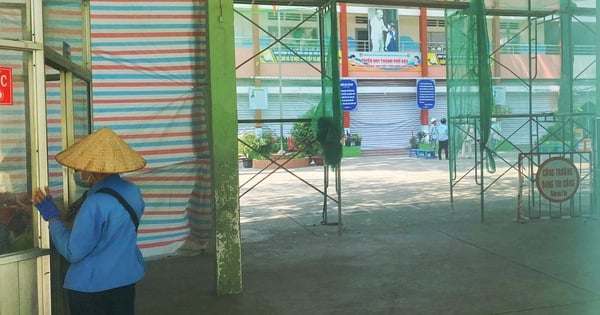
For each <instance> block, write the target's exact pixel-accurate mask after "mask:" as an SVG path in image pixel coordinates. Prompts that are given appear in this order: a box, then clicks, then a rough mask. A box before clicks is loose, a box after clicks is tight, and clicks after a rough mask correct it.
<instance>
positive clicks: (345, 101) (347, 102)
mask: <svg viewBox="0 0 600 315" xmlns="http://www.w3.org/2000/svg"><path fill="white" fill-rule="evenodd" d="M340 94H341V100H342V110H346V111H348V110H355V109H356V106H357V105H358V93H357V92H356V81H354V80H349V79H342V80H340Z"/></svg>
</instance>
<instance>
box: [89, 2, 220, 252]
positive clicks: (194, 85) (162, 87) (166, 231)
mask: <svg viewBox="0 0 600 315" xmlns="http://www.w3.org/2000/svg"><path fill="white" fill-rule="evenodd" d="M205 10H206V8H205V1H192V0H180V1H178V0H175V1H155V0H144V1H116V0H94V1H92V2H91V33H92V64H93V68H92V70H93V82H94V83H93V106H94V107H93V108H94V110H93V117H94V129H96V130H97V129H99V128H101V127H103V126H109V127H110V128H111V129H113V130H114V131H115V132H116V133H117V134H118V135H119V136H121V138H123V139H124V140H125V141H127V142H128V143H129V144H130V145H131V146H132V147H133V148H134V149H135V150H136V151H138V152H139V153H140V154H142V155H143V156H144V158H145V159H146V160H147V161H148V165H147V167H146V168H145V169H143V170H141V171H139V172H136V173H132V174H127V176H128V178H129V179H130V180H132V181H134V182H135V183H137V184H138V185H139V186H140V187H141V188H142V192H143V194H144V199H145V201H146V213H145V215H144V216H143V217H142V220H141V225H140V228H139V234H138V244H139V246H140V247H141V248H142V252H143V253H144V255H145V256H146V257H149V256H164V255H171V254H174V253H175V252H176V251H177V250H179V249H182V246H183V248H184V249H186V250H201V249H204V248H205V246H206V242H207V238H208V234H209V233H208V231H209V230H210V226H211V217H212V215H211V210H210V209H211V193H210V191H211V190H210V179H209V176H210V168H209V166H210V163H209V152H208V146H207V139H206V134H205V129H206V117H205V112H204V93H205V90H206V85H207V82H206V78H207V76H206V68H207V67H206V31H205V30H206V20H205V17H206V12H205Z"/></svg>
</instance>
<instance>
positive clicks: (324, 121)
mask: <svg viewBox="0 0 600 315" xmlns="http://www.w3.org/2000/svg"><path fill="white" fill-rule="evenodd" d="M321 12H322V17H323V18H322V21H323V23H322V26H323V27H321V30H322V32H321V40H322V42H321V43H322V44H321V47H322V52H321V56H322V57H324V58H323V59H322V60H323V62H322V65H323V67H322V69H323V70H322V72H321V79H322V91H323V92H322V99H321V102H320V103H319V106H318V108H317V110H316V111H315V112H314V116H313V130H314V131H315V133H316V135H317V140H318V141H319V143H320V144H321V147H322V151H323V158H324V159H325V162H326V164H327V165H330V166H332V167H337V166H339V164H340V161H341V160H342V144H341V138H342V113H341V111H342V110H341V104H340V70H339V66H338V64H339V63H338V34H337V29H338V28H337V12H336V3H335V1H331V2H330V3H329V4H328V5H327V6H326V7H325V8H323V10H322V11H321Z"/></svg>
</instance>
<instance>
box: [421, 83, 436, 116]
mask: <svg viewBox="0 0 600 315" xmlns="http://www.w3.org/2000/svg"><path fill="white" fill-rule="evenodd" d="M417 106H419V108H420V109H432V108H433V107H434V106H435V81H434V80H431V79H422V80H418V81H417Z"/></svg>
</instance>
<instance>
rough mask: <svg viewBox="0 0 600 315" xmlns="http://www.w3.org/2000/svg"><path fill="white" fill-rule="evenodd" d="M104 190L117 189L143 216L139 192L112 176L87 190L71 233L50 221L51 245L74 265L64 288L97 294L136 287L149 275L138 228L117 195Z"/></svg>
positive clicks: (62, 226)
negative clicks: (140, 246)
mask: <svg viewBox="0 0 600 315" xmlns="http://www.w3.org/2000/svg"><path fill="white" fill-rule="evenodd" d="M102 187H109V188H112V189H114V190H115V191H117V192H118V193H119V194H120V195H121V196H122V197H123V198H124V199H125V200H127V202H128V203H129V204H130V205H131V207H132V208H133V209H134V211H135V213H136V214H137V216H138V218H141V216H142V213H143V212H144V200H143V199H142V194H141V191H140V189H139V188H138V187H137V186H136V185H135V184H133V183H131V182H129V181H126V180H124V179H122V178H121V177H120V176H119V175H118V174H114V175H111V176H109V177H107V178H105V179H104V180H102V181H100V182H99V183H97V184H96V185H94V186H93V187H92V188H91V189H90V190H89V191H88V195H87V198H86V200H85V201H84V203H83V204H82V206H81V209H80V210H79V212H78V213H77V217H76V218H75V223H74V224H73V228H72V230H71V229H69V228H67V227H66V226H65V225H64V224H63V223H62V221H60V220H54V221H51V222H50V235H51V237H52V242H53V243H54V245H55V246H56V248H57V250H58V251H59V252H60V254H61V255H62V256H63V257H65V258H66V259H67V261H69V262H70V263H71V265H70V266H69V269H68V270H67V275H66V277H65V281H64V287H65V288H66V289H70V290H75V291H81V292H99V291H104V290H108V289H113V288H118V287H122V286H125V285H130V284H133V283H135V282H137V281H139V280H140V279H141V278H142V277H143V276H144V274H145V264H144V258H143V257H142V253H141V251H140V249H139V248H138V246H137V232H136V229H135V225H134V224H133V221H132V220H131V217H130V216H129V213H128V212H127V210H125V208H124V207H123V206H122V205H121V203H119V201H118V200H117V199H115V197H113V196H111V195H109V194H105V193H97V191H98V189H100V188H102Z"/></svg>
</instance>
